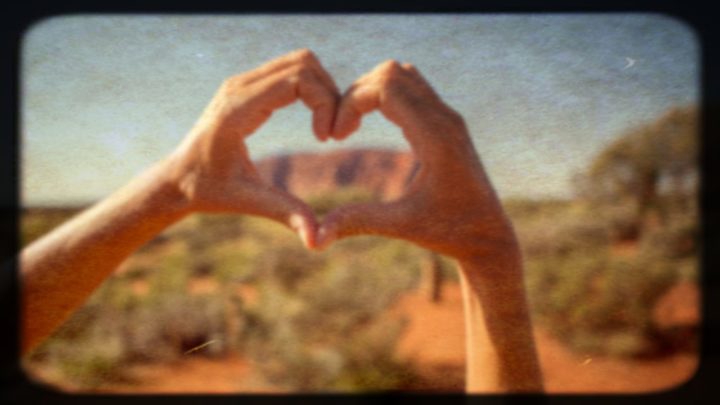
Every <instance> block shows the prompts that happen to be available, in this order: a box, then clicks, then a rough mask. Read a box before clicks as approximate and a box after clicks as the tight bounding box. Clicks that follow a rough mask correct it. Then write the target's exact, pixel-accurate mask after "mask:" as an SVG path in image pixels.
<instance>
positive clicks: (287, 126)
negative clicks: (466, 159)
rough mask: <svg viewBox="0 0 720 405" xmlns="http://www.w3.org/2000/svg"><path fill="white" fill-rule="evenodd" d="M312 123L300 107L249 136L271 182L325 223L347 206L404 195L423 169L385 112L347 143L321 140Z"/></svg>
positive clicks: (285, 111)
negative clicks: (313, 131)
mask: <svg viewBox="0 0 720 405" xmlns="http://www.w3.org/2000/svg"><path fill="white" fill-rule="evenodd" d="M310 122H311V115H310V112H309V111H308V110H307V109H306V108H305V107H304V106H302V105H301V104H300V103H295V104H293V105H291V106H289V107H287V108H285V109H282V110H280V111H277V112H275V113H274V114H273V117H272V118H270V119H269V120H268V122H267V123H265V125H264V126H263V127H261V128H260V129H259V130H258V131H257V132H256V133H255V134H253V135H252V136H251V137H250V138H248V140H247V145H248V149H249V151H250V155H251V157H252V160H253V162H254V164H255V166H256V168H257V170H258V172H259V174H260V176H261V178H262V179H263V180H264V181H265V182H267V183H268V184H272V185H273V186H275V187H277V188H279V189H281V190H284V191H286V192H288V193H291V194H293V195H295V196H297V197H298V198H300V199H302V200H304V201H305V202H306V203H307V204H308V205H309V206H310V207H311V208H312V209H313V211H314V212H315V215H316V217H317V218H318V220H319V221H321V220H322V217H323V216H324V215H325V214H327V213H328V212H330V211H332V210H333V209H334V208H337V207H340V206H343V205H346V204H352V203H361V202H370V201H383V202H384V201H392V200H395V199H397V198H399V197H400V196H402V195H403V193H404V192H405V189H406V187H407V185H408V184H409V182H410V180H411V179H412V177H413V176H414V174H415V173H416V172H417V170H418V167H419V166H418V163H417V161H416V159H415V157H414V155H413V153H412V151H411V149H410V146H409V145H408V143H407V141H406V140H405V139H404V137H403V135H402V133H401V132H400V129H399V128H397V127H396V126H395V125H393V124H392V123H390V122H388V121H386V120H385V119H384V117H382V115H381V114H380V113H378V112H373V113H371V114H368V115H366V116H365V117H364V118H363V123H362V127H361V128H360V129H358V131H357V132H356V133H354V134H352V135H351V136H350V137H349V138H348V139H346V140H344V141H341V142H337V141H334V140H329V141H327V142H324V143H322V142H320V141H318V140H317V139H316V138H315V136H314V135H313V133H312V130H311V126H310ZM277 145H283V148H277ZM256 156H257V157H256Z"/></svg>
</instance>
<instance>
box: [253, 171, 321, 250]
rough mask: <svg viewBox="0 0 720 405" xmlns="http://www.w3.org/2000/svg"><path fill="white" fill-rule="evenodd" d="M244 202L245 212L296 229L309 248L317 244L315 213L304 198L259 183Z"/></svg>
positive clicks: (313, 247)
mask: <svg viewBox="0 0 720 405" xmlns="http://www.w3.org/2000/svg"><path fill="white" fill-rule="evenodd" d="M248 194H249V196H248V198H247V199H246V200H245V201H244V202H243V205H244V206H245V207H244V208H245V209H244V210H243V211H245V213H247V214H251V215H258V216H262V217H265V218H269V219H272V220H274V221H276V222H279V223H281V224H283V225H285V226H287V227H288V228H290V229H292V230H293V231H295V232H296V233H297V234H298V236H300V239H301V240H302V242H303V244H304V245H305V247H306V248H308V249H315V247H316V244H317V230H318V223H317V220H316V219H315V214H314V213H313V211H312V210H311V209H310V207H308V206H307V204H305V203H304V202H303V201H302V200H300V199H298V198H297V197H295V196H293V195H290V194H288V193H286V192H284V191H282V190H279V189H277V188H274V187H272V186H269V185H264V184H259V185H257V186H256V187H254V190H252V192H250V193H248Z"/></svg>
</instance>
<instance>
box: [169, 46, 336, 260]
mask: <svg viewBox="0 0 720 405" xmlns="http://www.w3.org/2000/svg"><path fill="white" fill-rule="evenodd" d="M339 98H340V95H339V92H338V89H337V86H336V85H335V83H334V81H333V79H332V78H331V77H330V75H329V74H328V73H327V72H326V71H325V69H324V68H323V67H322V65H321V64H320V62H319V60H318V59H317V58H316V57H315V55H314V54H313V53H312V52H310V51H308V50H305V49H302V50H298V51H295V52H292V53H290V54H287V55H285V56H283V57H280V58H278V59H275V60H273V61H271V62H268V63H266V64H264V65H262V66H260V67H258V68H256V69H254V70H252V71H249V72H246V73H243V74H241V75H237V76H233V77H231V78H229V79H227V80H226V81H225V82H224V83H223V85H222V86H221V87H220V89H219V90H218V92H217V93H216V94H215V97H214V98H213V99H212V101H211V102H210V104H209V105H208V106H207V108H206V109H205V111H204V112H203V114H202V116H201V117H200V119H199V120H198V122H197V123H196V125H195V126H194V128H193V129H192V130H191V131H190V134H189V135H188V136H187V137H186V139H185V141H184V142H183V143H182V144H181V145H180V146H179V147H178V149H177V150H176V151H175V152H174V153H173V154H172V155H171V156H170V158H169V159H168V167H169V169H168V170H167V172H168V178H169V179H170V182H171V183H172V184H174V185H175V187H177V189H178V190H180V192H181V194H182V195H183V196H184V198H185V200H186V202H187V208H188V211H190V212H192V211H210V212H220V211H230V212H237V213H243V214H250V215H259V216H263V217H267V218H270V219H273V220H275V221H278V222H280V223H282V224H284V225H286V226H288V227H290V228H291V229H293V230H295V231H296V232H298V234H299V235H300V237H301V238H302V240H303V242H304V243H305V245H306V246H307V247H311V248H312V247H314V244H315V234H316V230H317V222H316V220H315V216H314V214H313V212H312V210H311V209H310V208H309V207H308V206H307V205H306V204H305V203H304V202H303V201H302V200H300V199H298V198H297V197H295V196H293V195H291V194H288V193H286V192H284V191H282V190H279V189H276V188H274V187H272V186H270V185H268V184H266V183H264V182H263V181H262V180H261V179H260V177H259V175H258V173H257V170H256V169H255V167H254V165H253V164H252V162H251V161H250V157H249V155H248V150H247V146H246V145H245V142H244V141H245V138H247V137H248V136H250V135H251V134H252V133H253V132H254V131H255V130H256V129H257V128H259V127H260V126H261V125H262V124H263V123H264V122H265V121H266V120H267V119H268V118H269V117H270V116H271V114H272V112H273V111H274V110H276V109H278V108H281V107H284V106H286V105H288V104H290V103H292V102H294V101H296V100H297V99H300V100H302V101H303V102H304V103H305V105H307V106H308V107H309V108H310V109H311V110H312V112H313V130H314V133H315V136H316V137H317V138H318V139H319V140H320V141H325V140H326V139H327V138H328V136H329V134H330V132H331V126H332V122H333V119H334V115H335V110H336V108H337V103H338V100H339Z"/></svg>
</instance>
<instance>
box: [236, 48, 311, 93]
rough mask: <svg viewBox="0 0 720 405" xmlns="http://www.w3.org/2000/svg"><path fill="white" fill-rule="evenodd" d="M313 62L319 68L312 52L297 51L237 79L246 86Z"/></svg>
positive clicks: (305, 50)
mask: <svg viewBox="0 0 720 405" xmlns="http://www.w3.org/2000/svg"><path fill="white" fill-rule="evenodd" d="M313 61H315V62H317V65H318V66H319V62H318V61H317V58H316V57H315V54H313V52H312V51H310V50H308V49H297V50H295V51H292V52H290V53H287V54H285V55H283V56H280V57H278V58H276V59H273V60H271V61H269V62H266V63H264V64H262V65H260V66H259V67H257V68H255V69H253V70H251V71H248V72H245V73H242V74H241V75H239V76H238V78H239V79H241V81H242V83H243V85H248V84H251V83H254V82H256V81H258V80H262V79H264V78H266V77H268V76H271V75H273V74H275V73H277V72H280V71H283V70H285V69H287V68H288V67H291V66H295V65H302V64H308V65H311V64H313Z"/></svg>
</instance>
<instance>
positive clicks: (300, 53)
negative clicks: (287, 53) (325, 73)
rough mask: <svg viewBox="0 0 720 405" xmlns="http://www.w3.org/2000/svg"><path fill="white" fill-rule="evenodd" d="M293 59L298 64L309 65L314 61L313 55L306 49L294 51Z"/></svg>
mask: <svg viewBox="0 0 720 405" xmlns="http://www.w3.org/2000/svg"><path fill="white" fill-rule="evenodd" d="M293 57H294V58H295V60H297V61H298V62H300V63H309V62H312V61H314V60H315V54H314V53H313V51H311V50H310V49H307V48H301V49H298V50H296V51H295V52H293Z"/></svg>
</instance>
